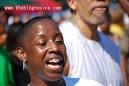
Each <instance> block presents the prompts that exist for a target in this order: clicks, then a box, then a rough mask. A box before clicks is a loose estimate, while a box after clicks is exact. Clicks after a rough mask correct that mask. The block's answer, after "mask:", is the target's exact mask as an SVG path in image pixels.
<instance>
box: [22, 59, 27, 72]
mask: <svg viewBox="0 0 129 86" xmlns="http://www.w3.org/2000/svg"><path fill="white" fill-rule="evenodd" d="M22 67H23V70H25V68H26V61H25V60H24V61H23V63H22Z"/></svg>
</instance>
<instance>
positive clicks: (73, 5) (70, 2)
mask: <svg viewBox="0 0 129 86" xmlns="http://www.w3.org/2000/svg"><path fill="white" fill-rule="evenodd" d="M67 3H68V5H69V7H70V9H72V10H76V8H77V0H67Z"/></svg>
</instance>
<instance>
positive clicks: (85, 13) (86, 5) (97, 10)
mask: <svg viewBox="0 0 129 86" xmlns="http://www.w3.org/2000/svg"><path fill="white" fill-rule="evenodd" d="M67 3H68V5H69V8H70V9H71V12H72V14H73V16H75V17H77V18H79V19H81V20H82V21H84V22H87V23H90V24H94V25H98V24H100V23H102V22H103V20H104V18H105V14H106V13H107V12H108V5H109V0H67Z"/></svg>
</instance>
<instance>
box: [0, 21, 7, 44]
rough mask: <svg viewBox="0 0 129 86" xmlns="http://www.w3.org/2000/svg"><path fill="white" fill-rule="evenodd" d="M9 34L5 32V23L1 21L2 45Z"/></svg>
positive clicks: (0, 35) (0, 42)
mask: <svg viewBox="0 0 129 86" xmlns="http://www.w3.org/2000/svg"><path fill="white" fill-rule="evenodd" d="M6 38H7V34H6V32H5V28H4V24H3V23H1V22H0V46H2V45H4V44H5V43H6Z"/></svg>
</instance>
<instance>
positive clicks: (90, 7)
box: [59, 0, 123, 86]
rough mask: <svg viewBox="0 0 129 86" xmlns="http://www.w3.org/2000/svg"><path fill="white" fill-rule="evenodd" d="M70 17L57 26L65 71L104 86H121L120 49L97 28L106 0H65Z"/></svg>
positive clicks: (102, 19)
mask: <svg viewBox="0 0 129 86" xmlns="http://www.w3.org/2000/svg"><path fill="white" fill-rule="evenodd" d="M67 3H68V5H69V8H70V10H71V14H72V15H71V18H70V19H69V20H68V21H64V22H62V23H61V24H60V25H59V28H60V30H61V32H62V34H63V37H64V42H65V45H66V50H67V54H68V58H69V63H68V64H67V65H66V68H65V71H66V72H65V74H68V77H74V78H77V77H80V78H86V79H92V80H95V81H98V82H100V83H102V84H104V86H123V78H122V75H121V71H120V66H119V59H120V58H119V56H120V53H119V50H118V48H117V46H116V45H115V44H114V43H113V42H112V41H111V40H110V39H109V38H107V37H106V36H105V35H104V34H103V33H100V32H98V31H97V27H98V25H99V24H101V23H103V21H104V20H105V14H107V12H108V5H109V0H67Z"/></svg>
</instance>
